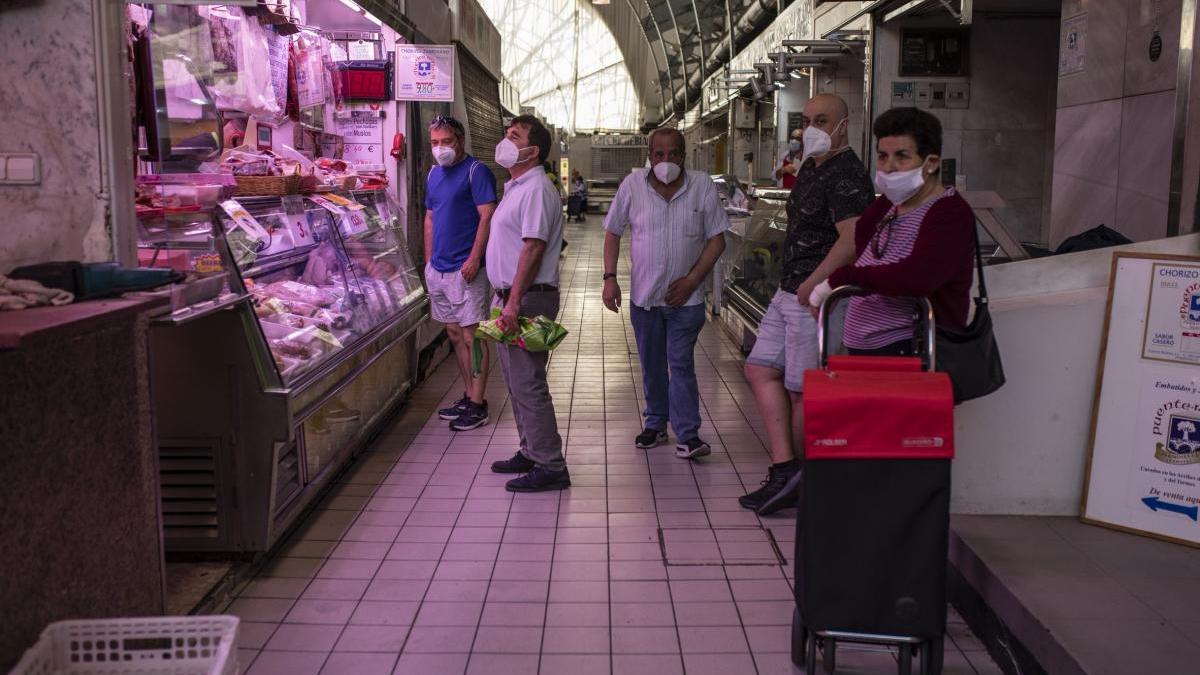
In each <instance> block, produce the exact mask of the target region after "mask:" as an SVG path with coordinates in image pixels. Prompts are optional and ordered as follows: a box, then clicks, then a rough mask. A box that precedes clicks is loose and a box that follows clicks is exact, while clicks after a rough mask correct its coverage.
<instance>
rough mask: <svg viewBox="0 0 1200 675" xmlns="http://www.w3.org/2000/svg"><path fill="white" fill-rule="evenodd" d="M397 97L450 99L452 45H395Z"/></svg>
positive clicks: (451, 86)
mask: <svg viewBox="0 0 1200 675" xmlns="http://www.w3.org/2000/svg"><path fill="white" fill-rule="evenodd" d="M396 100H398V101H453V100H454V46H453V45H397V46H396Z"/></svg>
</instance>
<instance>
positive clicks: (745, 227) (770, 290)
mask: <svg viewBox="0 0 1200 675" xmlns="http://www.w3.org/2000/svg"><path fill="white" fill-rule="evenodd" d="M786 206H787V200H786V196H785V195H777V194H774V193H765V194H760V196H759V198H758V199H756V200H755V203H754V209H753V210H752V211H751V212H750V215H748V216H735V215H730V218H729V225H730V226H729V230H727V231H726V232H725V243H726V248H725V254H724V255H723V256H722V257H721V261H720V263H719V264H718V267H719V268H720V280H721V281H720V283H721V286H722V288H721V293H720V294H719V295H718V294H716V293H714V294H713V297H714V298H716V299H717V300H716V302H717V303H719V305H718V306H716V307H714V308H713V309H714V312H713V313H714V314H716V315H717V316H718V317H719V320H720V323H721V325H722V326H724V328H725V329H726V331H728V332H729V334H730V336H731V337H733V339H734V340H735V341H736V342H737V343H738V344H739V345H740V346H741V348H742V350H743V351H745V352H747V353H748V352H749V351H750V349H751V348H752V347H753V346H754V336H755V334H756V333H757V331H758V323H759V321H761V320H762V317H763V314H764V313H765V312H766V311H767V306H768V305H770V304H771V296H773V295H774V294H775V290H776V289H778V288H779V278H780V275H781V265H782V262H783V247H784V240H785V239H786V238H787V223H788V220H787V210H786Z"/></svg>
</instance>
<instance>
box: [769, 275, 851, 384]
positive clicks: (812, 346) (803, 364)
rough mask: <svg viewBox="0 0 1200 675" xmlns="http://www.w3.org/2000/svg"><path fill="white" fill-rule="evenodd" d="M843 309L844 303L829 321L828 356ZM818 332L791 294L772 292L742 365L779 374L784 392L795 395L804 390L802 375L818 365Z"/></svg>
mask: <svg viewBox="0 0 1200 675" xmlns="http://www.w3.org/2000/svg"><path fill="white" fill-rule="evenodd" d="M845 309H846V303H844V302H843V303H840V304H839V305H838V306H837V307H835V308H834V314H833V316H832V317H830V331H829V332H830V349H831V353H833V351H832V350H836V349H837V348H838V346H839V345H840V343H841V332H842V330H841V329H842V317H843V316H844V314H845ZM818 330H819V327H818V326H817V320H816V319H815V318H813V315H812V312H810V311H809V309H808V307H804V306H802V305H801V304H800V302H799V301H798V300H797V299H796V294H795V293H788V292H787V291H782V290H780V291H776V292H775V297H773V298H771V305H770V306H769V307H767V312H766V314H764V315H763V318H762V321H760V322H759V324H758V335H757V337H756V338H755V341H754V349H752V350H751V351H750V356H748V357H746V363H749V364H752V365H755V366H764V367H767V368H774V369H775V370H778V371H779V372H781V373H783V386H784V388H785V389H787V390H788V391H793V392H799V391H801V390H802V389H804V371H806V370H810V369H812V368H816V367H817V366H818V364H819V361H820V354H819V353H818V349H817V331H818Z"/></svg>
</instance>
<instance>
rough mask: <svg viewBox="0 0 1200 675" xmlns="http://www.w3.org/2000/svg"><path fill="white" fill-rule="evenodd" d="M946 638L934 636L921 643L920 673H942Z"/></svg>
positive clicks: (939, 674) (927, 674)
mask: <svg viewBox="0 0 1200 675" xmlns="http://www.w3.org/2000/svg"><path fill="white" fill-rule="evenodd" d="M945 649H946V639H945V638H943V637H939V638H934V639H932V640H929V641H928V642H926V643H924V644H922V645H921V675H942V663H943V659H944V657H945Z"/></svg>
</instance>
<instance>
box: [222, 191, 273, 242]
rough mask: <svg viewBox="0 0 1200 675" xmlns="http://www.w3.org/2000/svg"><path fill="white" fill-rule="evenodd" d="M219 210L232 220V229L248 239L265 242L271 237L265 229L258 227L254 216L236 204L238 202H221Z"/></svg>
mask: <svg viewBox="0 0 1200 675" xmlns="http://www.w3.org/2000/svg"><path fill="white" fill-rule="evenodd" d="M221 209H222V210H223V211H225V213H226V214H227V215H228V216H229V218H230V219H231V220H233V227H235V228H238V229H240V230H242V231H243V232H245V233H246V234H247V235H249V236H250V237H252V238H254V239H257V240H259V241H266V240H267V239H269V238H270V237H271V235H270V234H269V233H268V232H267V230H266V228H264V227H263V226H262V225H260V224H259V222H258V221H257V220H255V219H254V216H252V215H250V212H249V211H247V210H246V209H244V208H243V207H242V205H241V204H239V203H238V200H236V199H227V200H225V201H223V202H221Z"/></svg>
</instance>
